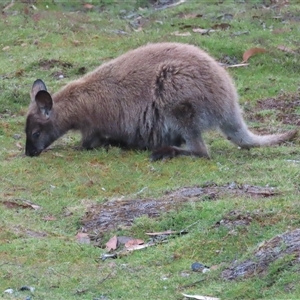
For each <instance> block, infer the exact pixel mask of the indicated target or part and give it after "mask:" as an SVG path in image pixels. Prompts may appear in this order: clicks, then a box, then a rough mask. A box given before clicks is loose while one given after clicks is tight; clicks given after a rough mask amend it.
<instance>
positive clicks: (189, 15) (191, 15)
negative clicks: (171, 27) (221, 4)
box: [182, 14, 203, 19]
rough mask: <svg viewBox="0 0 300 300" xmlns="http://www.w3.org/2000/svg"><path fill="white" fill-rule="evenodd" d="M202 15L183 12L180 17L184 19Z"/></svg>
mask: <svg viewBox="0 0 300 300" xmlns="http://www.w3.org/2000/svg"><path fill="white" fill-rule="evenodd" d="M202 17H203V15H201V14H184V15H183V16H182V18H184V19H195V18H202Z"/></svg>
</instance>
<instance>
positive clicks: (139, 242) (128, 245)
mask: <svg viewBox="0 0 300 300" xmlns="http://www.w3.org/2000/svg"><path fill="white" fill-rule="evenodd" d="M142 244H144V241H143V240H140V239H133V240H130V241H128V242H127V243H126V244H125V247H126V248H132V247H133V246H136V245H142Z"/></svg>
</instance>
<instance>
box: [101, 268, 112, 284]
mask: <svg viewBox="0 0 300 300" xmlns="http://www.w3.org/2000/svg"><path fill="white" fill-rule="evenodd" d="M112 273H113V271H111V272H110V273H109V274H108V275H107V276H105V277H104V278H102V279H101V280H100V281H99V282H98V284H101V283H103V282H104V281H105V280H107V279H108V278H109V277H110V275H111V274H112Z"/></svg>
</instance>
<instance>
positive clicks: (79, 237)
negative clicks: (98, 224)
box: [76, 232, 91, 245]
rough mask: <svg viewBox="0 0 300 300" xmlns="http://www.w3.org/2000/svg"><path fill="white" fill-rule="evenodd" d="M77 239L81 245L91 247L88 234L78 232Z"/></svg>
mask: <svg viewBox="0 0 300 300" xmlns="http://www.w3.org/2000/svg"><path fill="white" fill-rule="evenodd" d="M76 239H77V241H78V242H79V243H80V244H87V245H89V244H90V243H91V240H90V237H89V235H88V234H87V233H84V232H78V233H77V234H76Z"/></svg>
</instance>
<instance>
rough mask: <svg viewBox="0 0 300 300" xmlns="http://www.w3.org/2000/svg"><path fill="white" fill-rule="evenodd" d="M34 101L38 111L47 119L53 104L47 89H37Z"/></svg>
mask: <svg viewBox="0 0 300 300" xmlns="http://www.w3.org/2000/svg"><path fill="white" fill-rule="evenodd" d="M35 102H36V104H37V106H38V108H39V109H40V112H41V113H42V114H43V115H44V116H45V117H46V118H47V119H48V118H49V115H50V112H51V109H52V106H53V101H52V97H51V95H50V94H49V93H48V92H47V91H43V90H41V91H38V92H37V94H36V95H35Z"/></svg>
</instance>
